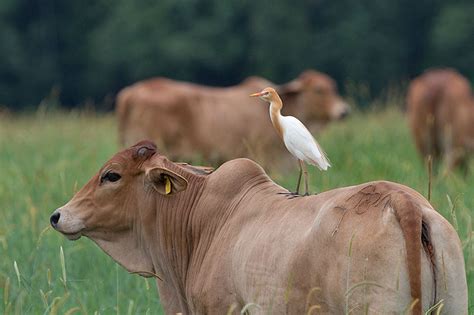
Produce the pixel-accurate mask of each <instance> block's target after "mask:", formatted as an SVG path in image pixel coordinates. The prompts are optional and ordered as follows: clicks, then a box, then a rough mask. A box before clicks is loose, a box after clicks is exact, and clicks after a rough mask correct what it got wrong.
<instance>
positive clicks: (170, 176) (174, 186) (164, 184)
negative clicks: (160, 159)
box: [145, 167, 188, 195]
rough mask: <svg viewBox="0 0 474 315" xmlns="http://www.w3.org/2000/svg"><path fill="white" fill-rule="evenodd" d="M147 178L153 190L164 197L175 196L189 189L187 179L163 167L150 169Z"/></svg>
mask: <svg viewBox="0 0 474 315" xmlns="http://www.w3.org/2000/svg"><path fill="white" fill-rule="evenodd" d="M145 177H146V179H147V180H148V181H149V182H150V184H151V185H152V186H153V188H154V189H155V190H156V191H157V192H159V193H160V194H162V195H174V194H177V193H179V192H180V191H183V190H185V189H186V187H188V181H187V180H186V178H184V177H183V176H181V175H179V174H176V173H175V172H173V171H170V170H169V169H166V168H162V167H154V168H150V169H148V170H147V171H146V175H145Z"/></svg>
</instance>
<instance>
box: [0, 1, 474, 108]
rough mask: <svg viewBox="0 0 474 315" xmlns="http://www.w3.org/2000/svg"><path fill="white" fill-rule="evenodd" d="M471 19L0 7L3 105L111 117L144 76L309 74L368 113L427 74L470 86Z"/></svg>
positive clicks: (381, 11)
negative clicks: (124, 92) (441, 71)
mask: <svg viewBox="0 0 474 315" xmlns="http://www.w3.org/2000/svg"><path fill="white" fill-rule="evenodd" d="M473 16H474V6H473V5H472V1H471V0H459V1H441V0H418V1H408V0H399V1H365V0H362V1H351V0H339V1H330V0H301V1H268V0H263V1H249V0H240V1H219V0H200V1H195V0H160V1H158V0H155V1H152V0H134V1H130V0H68V1H60V0H2V1H0V43H1V47H2V49H0V106H1V105H3V106H8V107H9V108H11V109H14V110H22V109H31V108H35V107H36V106H38V104H39V103H40V102H41V101H42V100H49V101H53V102H57V103H58V104H65V106H68V107H74V106H78V105H81V104H85V103H89V104H100V105H97V107H98V108H101V109H111V108H112V106H113V96H114V95H115V93H116V92H117V91H118V90H119V89H121V88H122V87H124V86H125V85H128V84H130V83H132V82H134V81H137V80H140V79H144V78H147V77H150V76H156V75H162V76H168V77H172V78H176V79H181V80H189V81H194V82H198V83H202V84H209V85H218V86H225V85H230V84H235V83H237V82H239V81H240V80H242V79H243V78H245V77H246V76H249V75H254V74H256V75H261V76H264V77H266V78H268V79H270V80H273V81H275V82H284V81H287V80H290V79H292V78H294V77H295V76H297V75H298V74H299V73H300V72H301V71H302V70H304V69H306V68H315V69H318V70H321V71H324V72H327V73H328V74H329V75H331V76H332V77H334V78H335V79H336V80H337V81H338V83H339V85H340V86H341V89H342V90H343V92H350V89H351V86H354V85H358V86H360V85H363V86H364V87H365V91H366V92H365V93H364V94H365V95H364V97H363V98H362V102H361V104H362V105H363V104H364V98H366V99H369V98H371V97H374V96H377V95H380V93H381V92H382V91H383V89H384V88H385V87H387V86H393V85H397V84H400V83H401V82H406V80H407V79H410V78H412V77H413V76H415V75H417V74H419V73H420V72H422V71H423V70H424V69H426V68H427V67H433V66H451V67H455V68H457V69H458V70H459V71H460V72H461V73H463V74H464V75H466V76H467V77H468V78H469V79H470V80H471V81H472V80H473V79H474V54H473V51H474V47H473V45H474V22H473V18H472V17H473Z"/></svg>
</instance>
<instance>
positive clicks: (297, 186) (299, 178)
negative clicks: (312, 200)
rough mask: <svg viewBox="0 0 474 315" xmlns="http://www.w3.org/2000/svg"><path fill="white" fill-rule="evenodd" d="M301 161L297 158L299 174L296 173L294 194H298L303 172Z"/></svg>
mask: <svg viewBox="0 0 474 315" xmlns="http://www.w3.org/2000/svg"><path fill="white" fill-rule="evenodd" d="M302 163H303V161H301V160H298V165H299V167H300V173H299V175H298V182H297V183H296V191H295V195H299V194H300V183H301V175H302V174H303V167H302Z"/></svg>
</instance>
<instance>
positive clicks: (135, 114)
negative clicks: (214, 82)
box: [117, 77, 278, 161]
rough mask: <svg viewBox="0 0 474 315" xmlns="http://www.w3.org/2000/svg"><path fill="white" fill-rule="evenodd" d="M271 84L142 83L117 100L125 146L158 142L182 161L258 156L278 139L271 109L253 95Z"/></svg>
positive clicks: (255, 80)
mask: <svg viewBox="0 0 474 315" xmlns="http://www.w3.org/2000/svg"><path fill="white" fill-rule="evenodd" d="M267 85H271V82H268V81H266V80H264V79H261V78H258V77H250V78H248V79H247V80H245V81H244V82H242V83H241V84H239V85H237V86H233V87H228V88H212V87H204V86H200V85H195V84H191V83H185V82H179V81H173V80H169V79H153V80H148V81H143V82H139V83H137V84H134V85H132V86H131V87H128V88H125V89H124V90H123V91H122V92H120V94H119V97H118V99H117V115H118V120H119V132H120V134H121V136H120V139H121V142H122V144H125V145H128V144H130V143H133V142H136V141H138V140H142V139H144V138H146V139H152V140H155V141H157V142H158V143H159V145H160V147H161V148H163V149H164V150H165V151H166V152H168V154H169V155H170V156H171V157H175V158H180V159H183V158H185V159H189V158H192V157H197V156H196V155H197V154H199V155H201V157H203V158H205V159H210V160H214V161H215V160H223V159H228V158H231V157H236V156H237V157H238V156H253V157H256V155H257V154H258V153H259V151H262V152H265V151H266V150H268V149H269V148H271V146H269V143H275V142H276V141H275V140H278V139H277V137H276V135H275V134H274V131H273V129H272V127H271V123H270V120H269V118H268V117H267V116H268V110H267V106H265V104H263V103H261V102H259V101H258V100H255V99H252V98H250V97H249V94H250V93H252V92H255V91H256V90H259V89H262V88H264V87H265V86H267ZM277 147H278V146H277ZM216 152H217V153H219V154H215V153H216Z"/></svg>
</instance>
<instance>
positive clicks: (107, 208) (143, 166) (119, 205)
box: [50, 141, 187, 272]
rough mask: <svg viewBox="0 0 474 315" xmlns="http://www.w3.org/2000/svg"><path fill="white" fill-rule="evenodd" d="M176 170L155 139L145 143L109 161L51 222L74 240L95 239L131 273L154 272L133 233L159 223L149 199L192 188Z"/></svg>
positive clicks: (120, 153) (122, 152) (58, 211)
mask: <svg viewBox="0 0 474 315" xmlns="http://www.w3.org/2000/svg"><path fill="white" fill-rule="evenodd" d="M173 167H175V170H173ZM176 168H179V167H178V166H177V165H176V164H174V163H172V162H170V161H169V160H168V159H167V158H166V157H164V156H161V155H159V154H157V151H156V146H155V145H154V144H153V143H151V142H149V141H142V142H140V143H138V144H136V145H134V146H133V147H131V148H129V149H126V150H123V151H121V152H119V153H117V154H116V155H114V156H113V157H112V158H111V159H110V160H109V161H107V162H106V163H105V165H104V166H103V167H102V168H101V169H100V171H99V172H98V173H97V174H96V175H94V176H93V177H92V179H91V180H90V181H89V182H88V183H87V184H86V185H85V186H84V187H83V188H82V189H81V190H80V191H79V192H77V193H76V195H75V196H74V197H73V198H72V199H71V200H70V201H69V202H68V203H66V204H65V205H64V206H62V207H61V208H59V209H57V210H56V211H54V212H53V214H52V215H51V218H50V221H51V225H52V226H53V227H54V228H55V229H56V230H57V231H59V232H61V233H62V234H64V235H65V236H66V237H67V238H68V239H70V240H76V239H78V238H80V237H81V236H82V235H84V236H87V237H89V238H91V239H92V240H94V241H95V242H96V243H97V244H98V245H99V246H100V247H101V248H102V249H103V250H104V251H105V252H107V253H108V254H109V255H110V256H112V257H113V258H114V259H115V260H117V261H118V262H119V263H120V264H121V265H122V266H124V267H125V268H126V269H128V270H130V271H148V272H153V270H152V269H153V268H152V263H151V260H150V258H149V257H146V256H147V255H146V253H144V252H143V251H142V250H141V249H140V246H139V245H140V244H139V243H140V240H137V238H136V237H131V234H132V233H133V232H134V230H136V229H137V228H143V227H142V222H144V221H146V220H148V221H154V220H152V218H154V217H155V214H154V213H152V211H150V208H152V207H150V203H149V201H151V200H155V198H156V196H163V198H172V196H173V195H175V194H177V193H179V192H180V191H183V190H184V189H186V187H187V180H186V179H185V178H184V177H183V176H182V175H180V174H178V173H177V172H176ZM139 226H140V227H139ZM145 228H146V227H145Z"/></svg>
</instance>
